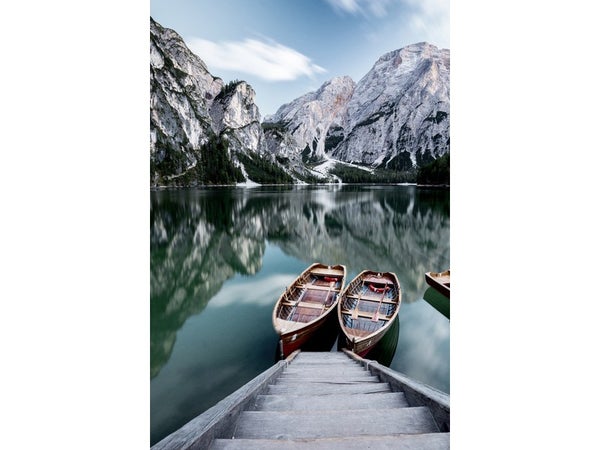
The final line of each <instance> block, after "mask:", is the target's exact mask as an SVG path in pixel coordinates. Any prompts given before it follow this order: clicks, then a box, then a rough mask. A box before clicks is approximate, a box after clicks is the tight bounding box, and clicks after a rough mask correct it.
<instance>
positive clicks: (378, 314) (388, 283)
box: [338, 270, 402, 356]
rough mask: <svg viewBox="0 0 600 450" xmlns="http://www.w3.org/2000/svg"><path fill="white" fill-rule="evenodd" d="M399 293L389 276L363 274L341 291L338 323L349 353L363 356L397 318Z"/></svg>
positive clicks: (400, 295)
mask: <svg viewBox="0 0 600 450" xmlns="http://www.w3.org/2000/svg"><path fill="white" fill-rule="evenodd" d="M401 301H402V291H401V289H400V282H399V281H398V277H396V275H395V274H394V273H392V272H384V273H380V272H373V271H371V270H364V271H362V272H361V273H359V274H358V275H357V276H356V278H354V280H352V281H351V282H350V283H349V284H348V286H346V288H345V289H344V290H343V291H342V294H341V295H340V302H339V305H338V320H339V323H340V327H341V329H342V332H343V334H344V336H343V339H344V340H345V342H341V344H342V346H345V347H346V348H347V349H348V350H351V351H353V352H354V353H356V354H357V355H359V356H365V355H366V354H367V353H368V352H369V351H370V350H371V349H372V348H373V347H374V346H375V344H377V342H379V341H380V340H381V338H382V337H383V336H384V335H385V333H386V332H387V331H388V330H389V328H390V327H391V325H392V323H393V322H394V319H395V318H396V316H397V315H398V310H399V309H400V303H401Z"/></svg>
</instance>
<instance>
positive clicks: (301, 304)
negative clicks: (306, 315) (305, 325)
mask: <svg viewBox="0 0 600 450" xmlns="http://www.w3.org/2000/svg"><path fill="white" fill-rule="evenodd" d="M281 304H282V305H283V306H298V307H301V308H313V309H323V304H322V303H308V302H298V303H294V302H281Z"/></svg>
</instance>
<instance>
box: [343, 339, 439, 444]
mask: <svg viewBox="0 0 600 450" xmlns="http://www.w3.org/2000/svg"><path fill="white" fill-rule="evenodd" d="M344 353H346V354H347V355H348V356H350V357H351V358H353V359H355V360H356V361H359V362H360V363H361V364H363V365H364V366H365V367H366V368H367V369H369V370H370V371H371V373H373V374H374V375H378V376H379V377H380V378H381V380H382V381H385V382H388V383H389V384H390V386H391V388H392V390H393V391H402V392H404V393H405V395H406V399H407V400H408V403H409V404H410V405H411V406H426V407H428V408H429V409H430V410H431V413H432V415H433V417H434V419H435V421H436V423H437V425H438V427H439V429H440V430H441V431H444V432H446V431H450V396H449V395H448V394H446V393H444V392H441V391H439V390H437V389H434V388H432V387H431V386H428V385H426V384H423V383H420V382H418V381H416V380H413V379H412V378H410V377H408V376H406V375H404V374H402V373H400V372H396V371H395V370H392V369H390V368H389V367H385V366H383V365H381V364H379V363H378V362H377V361H372V360H368V359H364V358H361V357H360V356H358V355H355V354H354V353H352V352H351V351H348V350H346V349H344Z"/></svg>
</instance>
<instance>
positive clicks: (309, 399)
mask: <svg viewBox="0 0 600 450" xmlns="http://www.w3.org/2000/svg"><path fill="white" fill-rule="evenodd" d="M406 407H408V402H407V401H406V397H405V395H404V392H380V393H374V394H354V395H347V394H334V395H327V396H323V395H303V396H292V395H259V396H258V397H257V398H256V402H255V403H254V405H253V409H254V410H261V411H297V410H302V411H303V410H307V411H308V410H312V411H319V410H349V409H382V408H383V409H387V408H406Z"/></svg>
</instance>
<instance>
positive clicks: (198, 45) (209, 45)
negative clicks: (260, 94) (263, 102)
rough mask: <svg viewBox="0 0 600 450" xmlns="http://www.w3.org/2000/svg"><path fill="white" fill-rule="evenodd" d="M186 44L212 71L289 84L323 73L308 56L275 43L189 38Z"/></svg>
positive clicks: (253, 40) (256, 40)
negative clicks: (241, 74) (228, 72)
mask: <svg viewBox="0 0 600 450" xmlns="http://www.w3.org/2000/svg"><path fill="white" fill-rule="evenodd" d="M186 42H187V44H188V47H189V48H190V49H191V50H192V51H193V52H194V53H196V54H197V55H198V56H199V57H200V59H202V60H203V61H204V62H205V63H206V64H207V65H208V66H209V67H210V69H211V70H215V69H217V70H218V69H222V70H233V71H239V72H243V73H248V74H251V75H256V76H257V77H260V78H262V79H264V80H268V81H290V80H295V79H297V78H300V77H302V76H307V77H311V78H312V77H313V76H314V75H315V74H318V73H323V72H326V70H325V69H324V68H322V67H320V66H318V65H316V64H314V63H313V62H312V61H311V59H310V58H309V57H307V56H305V55H303V54H302V53H300V52H297V51H296V50H294V49H292V48H289V47H286V46H285V45H282V44H279V43H278V42H274V41H270V42H264V41H260V40H258V39H245V40H244V41H235V42H231V41H230V42H213V41H209V40H206V39H199V38H191V39H188V40H187V41H186Z"/></svg>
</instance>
